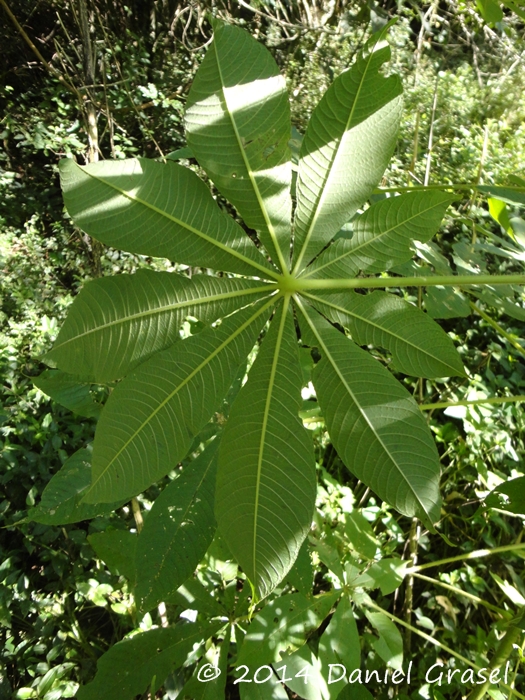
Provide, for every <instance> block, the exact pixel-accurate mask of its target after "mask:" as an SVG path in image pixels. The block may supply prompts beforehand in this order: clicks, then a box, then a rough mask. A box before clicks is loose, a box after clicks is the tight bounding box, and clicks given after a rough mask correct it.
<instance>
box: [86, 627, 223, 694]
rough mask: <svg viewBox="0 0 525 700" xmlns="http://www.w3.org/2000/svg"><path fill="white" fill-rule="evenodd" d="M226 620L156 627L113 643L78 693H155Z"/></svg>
mask: <svg viewBox="0 0 525 700" xmlns="http://www.w3.org/2000/svg"><path fill="white" fill-rule="evenodd" d="M222 626H224V622H218V623H211V624H199V623H188V624H179V625H176V626H175V627H165V628H160V629H152V630H148V631H147V632H142V633H141V634H137V635H135V636H134V637H132V638H131V639H124V640H123V641H122V642H118V644H115V645H114V646H112V647H111V649H110V650H109V651H107V652H106V653H105V654H104V655H103V656H101V657H100V659H99V660H98V663H97V675H96V676H95V679H94V680H93V681H91V683H88V684H87V685H85V686H83V687H81V688H80V689H79V691H78V693H77V696H76V697H77V698H78V700H101V699H102V698H104V700H130V699H131V698H134V697H135V696H136V695H142V693H144V692H145V691H146V690H150V689H151V692H152V693H155V692H156V691H157V690H158V689H159V688H160V687H161V686H162V684H163V683H164V681H165V680H166V678H167V677H168V675H169V673H170V672H171V671H173V670H174V669H176V668H179V667H180V666H182V664H183V663H184V662H185V661H186V657H187V656H188V654H189V653H190V652H191V651H192V650H193V648H194V645H196V644H202V642H203V641H205V640H206V639H208V638H209V637H211V636H212V635H214V634H215V633H216V632H217V631H218V630H219V629H220V628H221V627H222Z"/></svg>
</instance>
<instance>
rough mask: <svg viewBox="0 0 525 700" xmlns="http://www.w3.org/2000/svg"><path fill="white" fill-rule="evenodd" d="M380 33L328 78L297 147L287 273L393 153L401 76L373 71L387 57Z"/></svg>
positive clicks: (325, 236) (354, 203)
mask: <svg viewBox="0 0 525 700" xmlns="http://www.w3.org/2000/svg"><path fill="white" fill-rule="evenodd" d="M385 33H386V32H385V30H383V31H382V32H380V33H378V34H377V35H374V36H373V37H372V38H371V39H370V41H369V43H368V44H367V45H366V47H365V49H364V50H363V52H362V53H361V54H360V55H359V56H358V58H357V61H356V63H355V64H354V65H353V66H352V67H351V68H350V69H349V70H347V71H345V72H344V73H342V74H341V75H340V76H339V77H338V78H336V79H335V80H334V82H333V83H332V85H331V86H330V87H329V88H328V90H327V91H326V93H325V95H324V96H323V98H322V99H321V101H320V102H319V104H318V105H317V107H316V108H315V109H314V111H313V113H312V116H311V117H310V121H309V123H308V128H307V130H306V133H305V135H304V139H303V142H302V145H301V152H300V160H299V172H298V176H297V210H296V213H295V223H294V253H293V260H294V265H295V267H294V272H298V271H300V270H302V269H303V268H304V267H305V266H306V265H307V264H308V262H309V261H310V260H311V258H312V257H313V256H314V255H315V254H316V253H319V251H320V250H321V249H322V248H323V247H324V246H325V245H326V244H327V243H328V242H329V241H330V240H331V238H333V236H334V235H335V234H336V233H337V232H338V231H339V229H340V228H341V226H342V225H343V224H344V223H345V222H347V221H348V220H349V219H350V218H351V217H352V216H353V215H354V214H355V212H356V211H357V209H358V207H360V206H361V205H362V204H363V203H364V202H365V201H366V200H367V199H368V197H369V196H370V194H371V193H372V190H373V189H374V187H376V185H377V184H378V182H379V180H380V178H381V176H382V175H383V172H384V170H385V168H386V166H387V163H388V161H389V160H390V156H391V155H392V153H393V150H394V146H395V142H396V136H397V129H398V125H399V120H400V117H401V98H400V95H401V92H402V87H401V81H400V80H399V77H398V76H391V77H389V78H385V77H384V76H382V75H381V74H380V73H379V69H380V68H381V66H382V65H383V64H384V63H385V62H386V61H388V60H389V58H390V49H389V47H388V46H386V45H385V43H384V41H383V37H384V35H385Z"/></svg>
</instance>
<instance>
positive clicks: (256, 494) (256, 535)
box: [215, 297, 316, 598]
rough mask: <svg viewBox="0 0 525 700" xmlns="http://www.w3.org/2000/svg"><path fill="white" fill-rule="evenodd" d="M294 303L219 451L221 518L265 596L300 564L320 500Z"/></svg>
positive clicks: (260, 358)
mask: <svg viewBox="0 0 525 700" xmlns="http://www.w3.org/2000/svg"><path fill="white" fill-rule="evenodd" d="M288 302H289V297H286V298H285V301H284V304H283V306H282V308H281V309H279V311H278V312H277V313H276V315H275V318H274V319H273V321H272V324H271V326H270V330H269V332H268V335H267V337H266V338H265V339H264V342H263V344H262V346H261V349H260V352H259V354H258V355H257V359H256V360H255V363H254V365H253V367H252V368H251V370H250V374H249V378H248V382H247V384H245V386H244V387H243V388H242V389H241V391H240V392H239V395H238V396H237V398H236V399H235V402H234V404H233V406H232V409H231V413H230V418H229V420H228V423H227V425H226V428H225V430H224V439H223V441H222V443H221V447H220V451H219V470H218V475H217V495H216V505H215V512H216V515H217V523H218V526H219V530H220V532H221V534H222V536H223V537H224V539H225V541H226V542H227V544H228V546H229V548H230V550H231V552H232V554H233V555H234V556H235V558H236V560H237V561H238V562H239V564H240V565H241V567H242V568H243V570H244V572H245V573H246V575H247V576H248V578H249V579H250V581H251V582H252V584H253V586H254V589H255V593H256V596H257V597H258V598H264V597H265V596H267V595H268V594H269V593H270V592H271V591H272V590H273V589H274V588H275V586H276V585H277V584H278V583H279V582H280V581H281V580H282V578H283V577H284V576H285V575H286V574H287V573H288V571H289V570H290V568H291V567H292V565H293V563H294V561H295V559H296V558H297V555H298V552H299V548H300V546H301V544H302V542H303V540H304V538H305V537H306V535H307V533H308V530H309V528H310V525H311V521H312V515H313V510H314V505H315V493H316V478H315V459H314V453H313V445H312V440H311V437H310V435H309V434H308V433H307V431H306V430H305V429H304V428H303V426H302V424H301V421H300V420H299V417H298V412H299V409H300V407H301V386H302V377H301V371H300V367H299V357H298V353H297V340H296V335H295V328H294V323H293V316H292V310H291V308H290V307H289V303H288ZM232 493H235V494H236V498H234V499H232Z"/></svg>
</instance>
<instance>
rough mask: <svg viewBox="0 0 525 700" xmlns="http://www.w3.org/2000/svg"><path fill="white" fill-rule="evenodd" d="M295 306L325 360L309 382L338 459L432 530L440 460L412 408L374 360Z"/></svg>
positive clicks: (436, 515) (437, 512)
mask: <svg viewBox="0 0 525 700" xmlns="http://www.w3.org/2000/svg"><path fill="white" fill-rule="evenodd" d="M298 304H299V306H300V308H301V311H302V315H303V317H304V320H305V323H304V325H306V326H307V328H306V331H307V332H309V334H310V335H311V336H313V337H314V339H315V343H316V345H317V347H318V348H319V351H320V353H321V356H322V359H321V361H320V362H319V363H318V364H317V366H316V367H315V369H314V372H313V377H312V380H313V383H314V386H315V389H316V392H317V399H318V401H319V404H320V406H321V410H322V413H323V416H324V417H325V420H326V424H327V427H328V430H329V432H330V436H331V438H332V440H333V443H334V446H335V448H336V450H337V452H338V454H339V456H340V457H341V459H342V460H343V462H344V463H345V464H346V466H347V467H348V469H350V471H351V472H352V473H353V474H355V475H356V476H357V477H358V478H359V479H361V481H363V482H364V483H365V484H366V485H367V486H369V487H370V488H371V489H372V490H373V491H375V493H377V494H378V496H380V497H381V498H383V499H384V500H385V501H387V503H390V504H391V505H393V506H394V507H395V508H396V509H397V510H398V511H399V512H400V513H403V514H404V515H407V516H414V515H417V516H418V517H419V518H421V520H423V522H425V524H426V525H427V526H428V527H432V523H434V522H436V521H437V520H438V519H439V515H440V497H439V474H440V468H439V458H438V453H437V449H436V446H435V444H434V441H433V439H432V435H431V433H430V430H429V429H428V426H427V424H426V422H425V419H424V417H423V415H422V414H421V411H420V410H419V408H418V406H417V404H416V402H415V401H414V399H413V398H412V397H411V396H410V394H409V393H408V392H407V390H406V389H405V388H404V387H403V386H402V385H401V384H400V383H399V382H398V381H396V380H395V379H394V377H392V375H391V374H390V373H389V372H388V370H386V369H385V368H384V367H383V366H382V365H381V364H379V362H377V360H375V359H374V358H373V357H371V356H370V355H369V354H368V353H366V352H365V351H364V350H361V348H359V347H357V346H356V345H355V344H354V343H353V342H352V341H351V340H350V339H349V338H346V337H345V336H344V335H343V334H342V333H340V332H339V331H337V330H336V329H335V328H334V327H333V326H331V325H330V324H329V323H328V322H327V321H326V320H325V319H323V318H322V317H321V316H320V315H319V314H318V313H317V312H315V311H313V310H310V309H306V308H305V307H304V306H303V304H302V303H301V302H300V301H298ZM301 321H302V319H301ZM302 325H303V323H302Z"/></svg>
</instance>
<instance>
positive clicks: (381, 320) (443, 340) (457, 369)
mask: <svg viewBox="0 0 525 700" xmlns="http://www.w3.org/2000/svg"><path fill="white" fill-rule="evenodd" d="M308 297H309V298H310V299H311V300H312V302H313V303H314V305H315V307H316V308H317V309H318V310H319V311H321V312H322V313H323V314H324V315H325V316H327V317H328V318H329V319H330V320H331V321H334V322H336V323H339V324H341V325H342V326H344V327H345V328H348V329H349V330H350V333H351V336H352V338H353V340H354V341H355V342H356V343H357V344H358V345H375V346H376V347H383V348H386V349H387V350H389V351H390V352H391V353H392V356H393V369H396V370H398V371H400V372H404V373H405V374H409V375H411V376H414V377H450V376H455V375H462V376H464V370H463V364H462V362H461V359H460V357H459V355H458V353H457V351H456V349H455V348H454V344H453V343H452V340H451V339H450V338H449V337H448V335H447V334H446V333H445V331H444V330H443V329H442V328H441V327H440V326H438V324H437V323H436V322H435V321H433V320H432V318H430V316H427V315H426V314H425V313H423V312H422V311H421V310H420V309H418V308H417V307H416V306H413V305H412V304H410V303H409V302H407V301H405V300H404V299H401V298H400V297H398V296H395V295H394V294H389V293H387V292H372V293H370V294H357V293H355V292H352V291H350V292H348V291H347V292H338V293H337V292H335V293H334V292H331V293H330V292H328V293H326V292H320V293H319V292H316V293H315V295H310V294H309V295H308Z"/></svg>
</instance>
